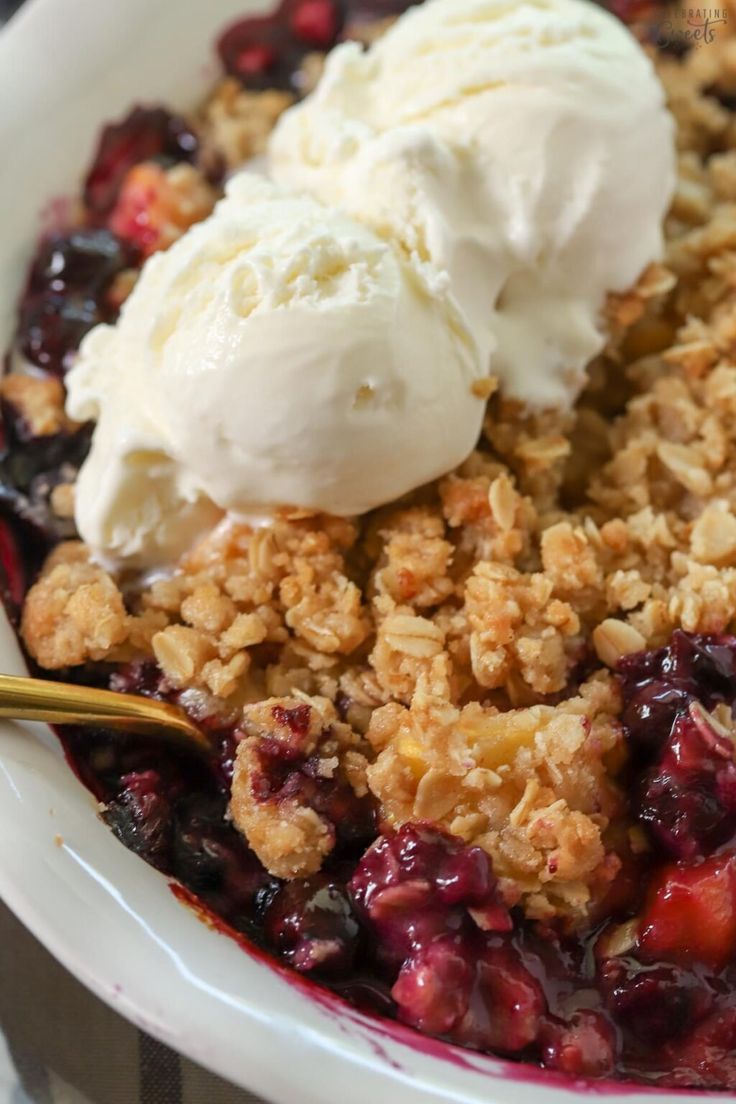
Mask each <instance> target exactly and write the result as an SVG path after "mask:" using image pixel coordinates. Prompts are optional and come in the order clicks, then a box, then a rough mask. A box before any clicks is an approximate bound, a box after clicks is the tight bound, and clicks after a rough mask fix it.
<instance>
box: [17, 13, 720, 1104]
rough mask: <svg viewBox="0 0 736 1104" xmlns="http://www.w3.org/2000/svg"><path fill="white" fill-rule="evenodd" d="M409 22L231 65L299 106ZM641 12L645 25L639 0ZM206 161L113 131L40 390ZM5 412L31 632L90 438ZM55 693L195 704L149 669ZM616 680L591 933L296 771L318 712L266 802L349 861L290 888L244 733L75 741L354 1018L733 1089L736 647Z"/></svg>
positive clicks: (438, 840)
mask: <svg viewBox="0 0 736 1104" xmlns="http://www.w3.org/2000/svg"><path fill="white" fill-rule="evenodd" d="M406 6H408V5H407V3H406V2H405V0H362V2H361V0H353V2H351V3H349V4H348V3H347V2H342V0H284V3H283V4H282V7H281V9H280V11H279V12H278V13H277V14H276V15H274V16H271V17H268V18H263V19H247V20H244V21H241V22H239V23H237V24H235V25H234V26H232V27H230V28H229V29H227V30H226V31H225V33H224V34H223V35H222V36H221V38H220V41H219V44H218V50H219V53H220V57H221V60H222V63H223V65H224V67H225V69H226V71H227V72H228V73H229V74H230V75H231V76H233V77H234V78H236V79H237V80H239V81H240V82H241V83H242V84H243V85H244V86H245V87H246V88H251V89H254V90H257V89H259V88H265V87H269V88H270V87H284V88H293V89H296V90H297V91H298V88H297V85H298V81H296V78H295V72H296V71H297V69H298V66H299V65H300V64H301V62H302V60H303V58H304V56H305V54H307V53H309V52H310V51H312V50H315V49H317V50H324V49H328V48H329V47H330V46H332V45H333V44H334V43H335V42H336V41H337V40H338V39H339V38H340V36H341V35H343V34H344V33H346V31H348V30H349V29H350V26H351V25H352V24H354V23H355V22H359V21H362V20H365V19H376V18H383V17H386V16H390V15H393V14H397V13H398V12H399V11H400V10H403V8H405V7H406ZM623 6H624V7H626V8H627V11H629V9H630V11H629V14H631V12H634V15H635V16H636V18H639V16H640V14H641V11H640V9H641V8H642V5H637V4H634V5H632V4H628V5H623ZM623 14H624V15H626V13H625V12H624V13H623ZM632 18H633V16H632ZM199 156H200V148H199V139H198V137H197V135H196V134H195V133H194V132H193V131H192V130H191V129H190V127H189V125H188V124H187V123H186V122H185V121H184V120H183V119H181V118H180V117H179V116H177V115H175V114H172V113H171V112H169V111H168V110H166V109H165V108H163V107H158V106H153V107H150V106H149V107H137V108H135V109H134V110H133V111H132V112H131V113H130V114H129V115H128V116H127V117H126V118H125V119H123V120H121V121H119V122H117V123H113V124H111V125H110V126H108V127H107V128H105V130H104V131H103V133H102V135H101V138H100V142H99V146H98V150H97V153H96V156H95V159H94V162H93V164H92V167H91V168H90V170H89V173H88V175H87V178H86V183H85V188H84V197H83V200H84V211H85V215H84V218H83V220H82V224H81V225H80V226H78V227H76V228H75V229H73V230H71V231H69V232H64V233H58V234H56V235H54V236H51V237H49V238H46V239H45V240H44V241H43V242H42V243H41V245H40V246H39V250H38V253H37V255H36V257H35V260H34V262H33V264H32V267H31V271H30V273H29V276H28V280H27V284H26V287H25V290H24V293H23V296H22V301H21V304H20V311H19V326H18V335H17V347H18V350H19V351H20V352H21V353H22V354H23V355H24V356H25V358H26V359H27V360H28V361H29V362H30V363H31V364H32V365H33V367H34V369H35V370H36V371H37V372H38V373H41V374H43V373H46V374H49V375H54V376H60V377H63V375H64V372H65V371H66V369H67V368H68V367H69V364H70V362H71V359H72V357H73V355H74V352H75V351H76V349H77V348H78V345H79V342H80V340H81V338H82V337H83V336H84V334H85V333H86V332H87V330H88V329H90V328H91V327H92V326H93V325H95V324H96V323H98V322H100V321H113V320H114V318H115V317H116V314H117V310H118V307H119V301H120V296H119V294H118V290H117V281H118V280H119V278H121V277H122V276H124V274H125V273H126V271H127V270H129V269H131V268H132V269H135V268H136V267H137V266H139V265H140V263H141V250H140V248H139V244H140V243H138V242H136V241H135V240H134V237H132V236H131V237H128V236H126V235H125V234H119V233H115V232H113V230H112V229H111V225H114V226H116V227H118V226H119V225H120V223H121V220H119V219H116V218H115V211H116V205H117V203H118V200H119V197H120V194H121V190H122V189H123V187H124V182H125V180H126V177H127V176H128V174H129V173H130V172H131V170H133V169H135V167H136V166H138V165H140V164H141V163H143V162H145V163H150V162H153V163H155V164H157V165H161V166H164V167H167V166H170V165H173V164H176V163H178V162H191V163H194V164H197V163H198V159H199ZM0 414H1V415H2V443H1V445H0V592H1V595H2V599H3V602H4V604H5V606H6V608H7V610H8V613H9V615H10V617H11V619H12V620H13V621H14V623H17V619H18V614H19V610H20V606H21V604H22V600H23V596H24V594H25V592H26V590H27V588H28V586H29V585H30V584H31V582H32V581H33V578H34V576H35V574H36V572H37V570H38V568H39V566H40V564H41V562H42V560H43V557H44V555H45V554H46V553H47V552H48V550H49V549H50V548H51V547H52V546H53V545H54V544H55V543H56V542H57V541H58V540H60V539H64V538H66V537H68V536H71V535H73V529H72V527H71V525H70V523H69V522H64V521H60V520H59V519H58V518H56V517H55V516H54V514H53V512H52V511H51V510H50V508H49V496H50V493H51V490H52V489H53V487H54V486H55V485H56V484H57V483H59V482H61V481H64V482H67V481H69V480H71V479H73V478H74V476H75V473H76V471H77V469H78V467H79V465H80V464H81V462H82V460H83V459H84V455H85V453H86V449H87V447H88V443H89V429H88V428H82V429H77V430H73V431H72V430H64V431H61V432H59V433H57V434H55V435H53V436H49V437H34V436H33V433H32V431H31V428H30V427H29V426H28V425H27V424H26V423H25V421H24V419H23V417H22V415H21V413H20V412H19V411H18V410H16V409H14V408H13V407H12V406H11V405H9V404H8V403H4V404H3V406H2V409H1V410H0ZM60 676H61V677H62V678H63V677H66V678H68V679H77V680H83V681H85V682H88V683H92V684H96V685H103V686H112V687H113V688H115V689H119V690H123V691H129V692H131V693H138V694H145V695H149V696H153V697H158V698H166V699H169V700H174V701H176V700H177V695H176V692H175V691H173V690H172V689H171V687H170V686H168V685H167V684H166V682H165V681H164V679H163V677H162V675H161V673H160V672H159V671H158V669H157V668H156V666H155V665H154V664H152V663H139V664H133V665H129V666H127V667H120V668H115V669H113V668H111V667H110V666H109V665H96V666H90V667H88V668H86V669H83V670H79V669H74V670H70V671H68V672H61V673H60ZM619 679H620V684H621V691H622V697H623V703H624V709H623V714H622V724H623V728H624V731H625V735H626V740H627V745H628V750H629V758H628V763H627V766H626V768H625V772H624V778H623V780H622V781H623V784H624V789H625V792H626V794H627V799H628V810H627V818H626V819H625V821H624V823H623V825H622V826H618V827H617V828H615V829H614V833H615V838H614V839H612V840H611V845H612V846H615V849H616V850H617V852H618V853H619V854H620V855H621V857H622V869H621V872H620V874H619V875H618V877H617V880H616V881H615V882H614V884H613V885H612V886H611V888H610V889H609V891H608V893H607V896H606V898H605V899H604V900H602V901H599V902H597V904H596V908H595V911H594V916H593V920H592V921H591V924H590V926H589V928H588V929H587V930H585V931H582V932H581V931H570V930H567V929H565V928H564V927H562V926H555V925H549V924H548V925H544V924H540V923H532V922H530V921H527V920H525V919H524V918H523V917H522V915H521V914H520V912H519V911H518V910H515V909H514V910H511V911H509V909H508V908H507V907H506V906H505V905H504V903H503V901H502V899H501V897H500V895H499V892H498V886H497V883H496V879H495V876H494V873H493V868H492V864H491V860H490V859H489V857H488V856H487V855H486V854H485V852H483V851H482V850H480V849H479V848H476V847H468V846H466V845H465V844H464V843H463V842H462V841H460V840H458V839H455V838H453V837H452V836H450V835H448V834H447V833H446V832H444V831H443V830H441V829H439V828H438V827H436V826H434V825H432V824H428V823H417V824H407V825H404V826H403V827H401V828H400V829H399V830H396V831H391V830H388V829H384V830H383V832H381V830H380V826H378V825H377V824H376V821H375V810H374V809H373V808H372V807H371V806H370V804H369V802H367V801H366V799H363V800H361V801H359V800H358V799H357V798H355V797H354V795H353V794H352V791H350V790H349V789H347V788H346V787H341V788H340V787H337V786H335V787H331V783H330V782H328V781H326V780H324V779H321V778H318V777H317V776H316V775H315V774H314V772H313V771H312V769H311V764H310V762H309V760H308V759H304V758H303V757H301V756H300V754H299V750H298V747H299V740H298V738H297V737H298V734H299V733H298V729H299V724H300V718H299V716H298V711H292V713H293V714H294V715H293V716H292V717H290V718H289V723H290V724H292V725H293V726H294V731H295V740H294V742H293V746H290V747H288V748H287V745H286V744H284V745H279V746H273V747H270V748H268V749H264V751H263V755H262V758H261V769H262V779H261V782H262V787H261V789H262V799H263V800H264V801H278V800H280V799H282V798H284V799H292V798H293V797H294V795H295V794H298V795H299V796H300V799H301V800H306V801H308V802H309V803H311V804H312V805H313V807H314V808H315V809H317V810H318V812H319V813H320V815H321V816H322V817H323V818H324V819H325V820H327V821H329V822H330V823H331V824H332V825H333V827H334V830H335V839H336V841H337V844H336V847H335V851H334V853H333V854H332V856H331V857H330V859H329V861H328V862H327V864H326V866H325V868H324V869H323V871H322V872H321V873H319V874H318V875H315V876H313V877H311V878H308V879H306V880H301V881H296V882H291V883H285V882H281V881H279V880H278V879H276V878H274V877H272V876H271V875H269V874H268V873H267V872H266V871H265V870H264V869H263V867H262V866H261V865H260V863H259V862H258V860H257V859H256V858H255V856H254V855H253V854H252V853H251V852H250V850H249V849H248V847H247V845H246V843H245V841H244V839H243V838H242V837H241V836H240V835H239V834H238V833H237V832H236V831H235V830H234V829H233V827H232V826H231V824H230V823H229V821H228V820H227V817H226V810H227V800H228V791H229V783H230V778H231V774H232V763H233V756H234V751H235V744H236V739H237V734H236V733H235V732H233V731H231V730H229V729H227V728H223V727H218V726H217V723H216V722H213V721H210V722H205V725H204V727H205V728H207V729H208V731H209V734H210V737H211V739H212V741H213V745H214V746H215V747H216V749H217V754H216V755H215V756H214V758H213V760H212V761H211V762H209V763H205V762H203V760H202V759H200V758H196V757H194V756H193V755H191V756H190V755H188V754H187V753H185V752H183V751H174V750H173V749H171V748H169V747H167V746H165V745H163V744H161V745H159V744H156V743H155V742H154V741H151V740H150V739H146V740H143V739H140V738H137V737H135V736H134V735H126V734H120V733H117V734H116V733H113V732H109V731H105V730H99V731H97V732H94V733H91V734H90V733H89V731H87V732H85V733H84V734H83V735H82V734H76V733H75V732H73V731H71V732H67V733H66V734H65V736H64V743H65V747H66V750H67V753H68V756H69V759H70V762H71V763H72V765H73V766H74V768H75V769H76V771H77V772H78V774H79V775H80V777H81V778H82V780H83V781H84V782H85V784H86V785H87V786H89V788H90V789H91V790H92V791H93V792H94V793H95V795H96V796H97V797H98V798H99V799H100V800H101V801H102V802H104V803H105V806H106V812H105V813H104V816H105V819H106V821H107V823H108V824H109V825H110V828H111V829H112V830H113V832H114V833H115V834H116V835H117V836H118V838H119V839H120V840H121V842H122V843H123V844H124V845H125V846H126V847H128V848H130V849H131V850H133V851H135V852H136V853H137V854H139V855H140V856H141V857H142V858H143V859H145V860H146V861H147V862H148V863H150V864H151V865H152V866H154V867H156V868H157V869H159V870H161V871H162V872H164V873H165V874H167V875H168V876H170V877H172V878H175V879H177V880H178V882H179V883H180V884H181V886H183V887H186V892H188V893H190V894H192V895H194V898H196V900H197V901H199V902H201V903H202V905H203V906H204V907H206V909H207V910H209V912H210V913H212V914H214V915H215V916H216V917H217V918H218V921H219V922H220V923H221V925H222V926H223V928H225V929H226V930H229V931H231V932H233V933H235V934H237V935H238V937H246V938H247V939H248V940H250V941H251V942H252V943H255V944H257V945H258V946H259V947H260V948H262V949H264V950H266V951H267V952H269V953H270V954H272V955H274V956H275V957H277V958H278V959H279V960H280V961H281V962H282V963H285V964H286V965H287V966H289V967H290V968H291V969H293V970H295V971H297V972H299V973H300V974H301V975H302V976H305V977H308V978H310V979H312V980H314V981H316V982H318V983H320V984H323V985H325V986H328V987H330V988H331V989H332V990H334V991H335V992H337V993H339V994H341V995H342V996H343V997H344V998H345V999H346V1000H348V1001H350V1002H351V1003H352V1004H354V1005H356V1006H357V1007H359V1008H361V1009H364V1010H369V1011H371V1012H374V1013H378V1014H381V1015H383V1016H387V1017H391V1018H393V1019H395V1020H399V1021H401V1022H402V1023H404V1024H407V1025H409V1026H410V1027H413V1028H415V1029H417V1030H418V1031H420V1032H423V1033H425V1034H426V1035H430V1036H433V1037H436V1038H439V1039H443V1040H448V1041H451V1042H453V1043H456V1044H459V1045H461V1046H465V1047H468V1048H471V1049H473V1050H477V1051H485V1052H490V1053H493V1054H498V1055H502V1056H504V1057H507V1058H511V1059H514V1060H518V1061H520V1062H527V1063H532V1064H534V1065H535V1066H538V1067H544V1068H547V1069H554V1070H557V1071H560V1072H561V1073H563V1074H567V1075H569V1076H571V1077H574V1078H577V1079H579V1078H590V1079H600V1078H611V1077H612V1078H617V1079H634V1080H638V1081H644V1082H648V1083H650V1084H655V1085H658V1086H660V1087H662V1086H667V1087H673V1088H674V1087H687V1086H691V1087H697V1088H713V1089H728V1088H730V1089H732V1090H736V765H735V763H734V749H733V743H732V740H731V737H730V735H729V732H728V728H727V727H726V726H723V725H722V724H720V723H719V722H718V721H716V720H714V718H713V710H716V711H719V712H718V714H717V715H718V716H720V717H721V720H722V719H723V718H724V717H726V718H728V716H729V715H732V714H733V711H734V707H735V705H736V638H734V637H729V636H710V637H704V636H688V635H687V634H685V633H682V632H677V633H675V634H674V636H673V637H672V639H671V641H670V642H669V644H668V645H667V646H666V647H664V648H662V649H660V650H658V651H654V652H650V653H645V654H641V655H637V656H631V657H628V658H627V659H626V660H625V661H623V663H622V664H621V669H620V671H619ZM634 837H636V838H638V840H639V846H637V847H636V849H633V848H632V847H629V845H628V843H627V841H629V840H631V839H632V838H634ZM182 892H185V891H184V890H182Z"/></svg>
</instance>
